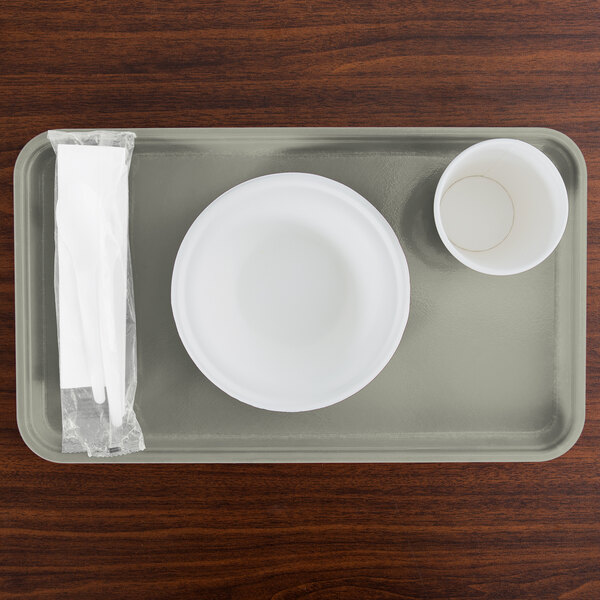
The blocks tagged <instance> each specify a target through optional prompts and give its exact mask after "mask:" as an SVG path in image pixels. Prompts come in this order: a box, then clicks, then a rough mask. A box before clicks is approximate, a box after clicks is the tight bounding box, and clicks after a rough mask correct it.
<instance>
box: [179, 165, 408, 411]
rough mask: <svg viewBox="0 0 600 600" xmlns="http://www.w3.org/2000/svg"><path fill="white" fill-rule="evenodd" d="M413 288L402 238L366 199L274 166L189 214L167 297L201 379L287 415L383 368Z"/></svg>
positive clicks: (346, 391) (332, 397) (347, 392)
mask: <svg viewBox="0 0 600 600" xmlns="http://www.w3.org/2000/svg"><path fill="white" fill-rule="evenodd" d="M409 288H410V285H409V275H408V266H407V263H406V258H405V257H404V253H403V252H402V248H401V247H400V244H399V242H398V238H397V237H396V235H395V234H394V232H393V230H392V228H391V227H390V225H389V224H388V223H387V221H386V220H385V219H384V218H383V217H382V216H381V214H380V213H379V212H378V211H377V210H376V209H375V208H374V207H373V206H372V205H371V204H370V203H369V202H367V200H365V199H364V198H363V197H362V196H360V195H359V194H357V193H356V192H355V191H353V190H351V189H350V188H348V187H346V186H345V185H342V184H341V183H338V182H336V181H333V180H331V179H327V178H325V177H320V176H317V175H310V174H306V173H280V174H276V175H266V176H264V177H258V178H256V179H251V180H250V181H246V182H245V183H242V184H240V185H238V186H236V187H234V188H232V189H230V190H229V191H227V192H225V193H224V194H223V195H221V196H220V197H219V198H217V199H216V200H215V201H214V202H212V203H211V204H210V205H209V206H208V207H207V208H206V209H205V210H204V211H203V212H202V213H201V214H200V216H199V217H198V218H197V219H196V220H195V221H194V223H193V224H192V226H191V227H190V229H189V231H188V232H187V234H186V236H185V238H184V240H183V242H182V244H181V247H180V249H179V252H178V254H177V259H176V261H175V267H174V271H173V280H172V286H171V302H172V306H173V314H174V317H175V323H176V325H177V330H178V332H179V335H180V337H181V340H182V341H183V344H184V346H185V348H186V350H187V351H188V353H189V355H190V357H191V358H192V360H193V361H194V362H195V363H196V365H197V366H198V368H199V369H200V370H201V371H202V372H203V373H204V375H206V377H208V379H210V380H211V381H212V382H213V383H214V384H215V385H217V386H218V387H220V388H221V389H222V390H224V391H225V392H227V393H228V394H229V395H230V396H233V397H234V398H237V399H238V400H241V401H242V402H245V403H247V404H251V405H252V406H256V407H259V408H264V409H268V410H277V411H286V412H295V411H304V410H312V409H316V408H322V407H324V406H329V405H331V404H334V403H336V402H339V401H340V400H343V399H344V398H347V397H348V396H351V395H352V394H354V393H355V392H357V391H358V390H360V389H361V388H362V387H364V386H365V385H366V384H367V383H369V382H370V381H371V380H372V379H373V378H374V377H375V376H376V375H377V374H378V373H379V372H380V371H381V369H383V367H384V366H385V365H386V364H387V362H388V361H389V360H390V358H391V357H392V355H393V354H394V352H395V350H396V348H397V346H398V343H399V342H400V339H401V337H402V334H403V332H404V328H405V326H406V321H407V319H408V310H409V301H410V289H409Z"/></svg>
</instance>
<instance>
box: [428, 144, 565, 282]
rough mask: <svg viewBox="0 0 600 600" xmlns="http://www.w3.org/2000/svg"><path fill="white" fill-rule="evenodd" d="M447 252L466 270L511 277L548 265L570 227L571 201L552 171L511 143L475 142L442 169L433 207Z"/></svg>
mask: <svg viewBox="0 0 600 600" xmlns="http://www.w3.org/2000/svg"><path fill="white" fill-rule="evenodd" d="M433 211H434V217H435V225H436V227H437V230H438V233H439V235H440V237H441V238H442V241H443V242H444V244H445V246H446V248H448V250H449V251H450V253H451V254H453V255H454V256H455V257H456V258H457V259H458V260H459V261H460V262H462V263H463V264H464V265H466V266H467V267H470V268H471V269H474V270H476V271H479V272H481V273H487V274H489V275H514V274H516V273H522V272H523V271H527V270H529V269H531V268H533V267H535V266H536V265H538V264H540V263H541V262H542V261H543V260H544V259H546V258H547V257H548V256H549V255H550V254H551V253H552V251H553V250H554V249H555V248H556V246H557V245H558V242H559V241H560V239H561V237H562V235H563V233H564V231H565V227H566V224H567V217H568V213H569V201H568V196H567V189H566V187H565V184H564V181H563V180H562V177H561V176H560V173H559V172H558V169H557V168H556V167H555V166H554V163H553V162H552V161H551V160H550V159H549V158H548V157H547V156H546V155H545V154H544V153H543V152H541V151H540V150H538V149H537V148H535V147H534V146H531V145H530V144H527V143H525V142H522V141H520V140H513V139H493V140H486V141H485V142H480V143H478V144H475V145H473V146H471V147H470V148H467V149H466V150H464V151H463V152H461V153H460V154H459V155H458V156H457V157H456V158H455V159H454V160H453V161H452V162H451V163H450V164H449V165H448V167H447V168H446V170H445V171H444V173H443V174H442V177H441V178H440V181H439V183H438V186H437V189H436V191H435V199H434V206H433Z"/></svg>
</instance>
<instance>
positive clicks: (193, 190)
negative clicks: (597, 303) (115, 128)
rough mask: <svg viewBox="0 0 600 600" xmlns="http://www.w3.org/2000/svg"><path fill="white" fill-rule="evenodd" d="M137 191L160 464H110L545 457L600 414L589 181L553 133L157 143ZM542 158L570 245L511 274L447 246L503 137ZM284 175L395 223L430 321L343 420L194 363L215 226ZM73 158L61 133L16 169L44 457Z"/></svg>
mask: <svg viewBox="0 0 600 600" xmlns="http://www.w3.org/2000/svg"><path fill="white" fill-rule="evenodd" d="M135 131H136V133H137V135H138V138H137V140H136V147H135V152H134V156H133V162H132V166H131V176H130V188H131V220H130V227H131V230H130V236H131V251H132V262H133V272H134V287H135V299H136V311H137V326H138V389H137V396H136V413H137V415H138V418H139V421H140V423H141V425H142V428H143V431H144V434H145V438H146V445H147V450H146V451H145V452H142V453H138V454H133V455H129V456H125V457H117V458H111V459H108V461H110V462H332V461H347V462H355V461H362V462H373V461H398V462H408V461H410V462H434V461H536V460H547V459H550V458H554V457H556V456H559V455H560V454H562V453H564V452H566V450H568V449H569V448H570V447H571V446H572V445H573V444H574V443H575V441H576V440H577V438H578V437H579V434H580V432H581V430H582V427H583V422H584V413H585V293H586V287H585V286H586V283H585V278H586V168H585V162H584V160H583V156H582V155H581V152H580V151H579V149H578V148H577V146H576V145H575V144H574V143H573V142H572V141H571V140H570V139H569V138H567V137H566V136H564V135H563V134H561V133H559V132H557V131H554V130H550V129H530V128H494V129H492V128H485V129H483V128H476V129H468V128H461V129H446V128H427V129H403V128H342V129H337V128H334V129H331V128H302V129H296V128H281V129H140V130H135ZM493 137H512V138H519V139H522V140H524V141H526V142H529V143H531V144H533V145H535V146H537V147H538V148H540V149H541V150H542V151H543V152H545V153H546V154H547V155H548V156H549V157H550V158H551V159H552V161H553V162H554V163H555V164H556V166H557V167H558V169H559V171H560V172H561V174H562V176H563V178H564V180H565V184H566V186H567V190H568V194H569V203H570V213H569V221H568V224H567V229H566V232H565V235H564V237H563V239H562V241H561V243H560V244H559V247H558V249H557V250H556V251H555V252H554V253H553V254H552V256H551V257H550V258H549V259H547V260H546V261H545V262H544V263H542V264H541V265H539V266H538V267H536V268H534V269H532V270H531V271H529V272H527V273H523V274H520V275H515V276H510V277H492V276H487V275H482V274H480V273H476V272H474V271H471V270H469V269H468V268H466V267H464V266H463V265H461V264H460V263H459V262H458V261H457V260H455V259H454V258H453V257H452V256H451V255H450V254H449V253H448V252H447V251H446V249H445V248H444V246H443V245H442V243H441V241H440V239H439V238H438V236H437V233H436V230H435V226H434V222H433V213H432V202H433V194H434V190H435V187H436V184H437V181H438V179H439V177H440V175H441V173H442V172H443V170H444V168H445V167H446V166H447V165H448V163H449V162H450V161H451V160H452V158H454V157H455V156H456V155H457V154H458V153H459V152H461V151H462V150H464V149H465V148H466V147H468V146H470V145H471V144H474V143H476V142H479V141H481V140H484V139H488V138H493ZM281 171H305V172H310V173H317V174H319V175H324V176H327V177H331V178H333V179H336V180H338V181H341V182H342V183H345V184H346V185H348V186H350V187H351V188H354V189H355V190H357V191H358V192H359V193H360V194H362V195H363V196H365V197H366V198H367V199H368V200H370V201H371V202H372V203H373V204H374V205H375V206H376V207H377V208H378V209H379V210H380V211H381V213H382V214H383V215H384V216H385V217H386V218H387V220H388V221H389V222H390V224H391V225H392V227H393V228H394V230H395V232H396V233H397V235H398V237H399V239H400V242H401V244H402V246H403V248H404V251H405V253H406V257H407V260H408V264H409V269H410V276H411V287H412V295H411V313H410V317H409V321H408V326H407V328H406V331H405V334H404V337H403V339H402V342H401V343H400V347H399V348H398V351H397V352H396V354H395V356H394V357H393V359H392V360H391V362H390V363H389V364H388V366H387V367H386V368H385V369H384V370H383V371H382V373H381V374H380V375H379V376H378V377H377V378H376V379H375V380H374V381H373V382H372V383H370V384H369V385H368V386H367V387H366V388H364V389H363V390H362V391H360V392H359V393H357V394H356V395H354V396H352V397H351V398H349V399H347V400H345V401H344V402H342V403H340V404H337V405H335V406H332V407H329V408H325V409H321V410H317V411H313V412H308V413H294V414H282V413H270V412H266V411H262V410H259V409H255V408H252V407H250V406H246V405H244V404H242V403H241V402H238V401H236V400H233V399H232V398H230V397H229V396H227V395H226V394H225V393H223V392H221V391H220V390H219V389H218V388H216V387H215V386H214V385H213V384H212V383H210V382H209V381H208V380H207V379H206V378H205V377H204V376H203V375H202V373H201V372H199V371H198V370H197V369H196V367H195V366H194V364H193V363H192V361H191V359H190V358H189V357H188V355H187V354H186V352H185V350H184V348H183V346H182V344H181V342H180V340H179V337H178V335H177V331H176V329H175V325H174V322H173V316H172V313H171V304H170V283H171V271H172V267H173V262H174V260H175V255H176V253H177V250H178V247H179V244H180V242H181V240H182V238H183V236H184V234H185V233H186V231H187V229H188V227H189V226H190V225H191V223H192V222H193V220H194V219H195V218H196V217H197V215H198V214H199V213H200V212H201V211H202V209H204V208H205V207H206V206H207V205H208V204H209V203H210V202H211V201H212V200H214V199H215V198H216V197H217V196H219V195H220V194H221V193H222V192H224V191H225V190H227V189H228V188H230V187H232V186H234V185H236V184H237V183H240V182H242V181H244V180H246V179H250V178H252V177H257V176H259V175H264V174H267V173H275V172H281ZM53 190H54V152H53V151H52V149H51V147H50V145H49V144H48V142H47V140H46V136H45V134H42V135H39V136H37V137H36V138H34V139H33V140H31V141H30V142H29V143H28V144H27V145H26V146H25V148H24V149H23V151H22V152H21V154H20V155H19V158H18V160H17V163H16V166H15V187H14V193H15V262H16V264H15V275H16V294H15V295H16V340H17V343H16V351H17V418H18V424H19V429H20V432H21V435H22V436H23V439H24V440H25V442H26V443H27V445H28V446H29V447H30V448H31V449H32V450H33V451H34V452H36V453H37V454H39V455H40V456H42V457H43V458H46V459H48V460H52V461H57V462H107V461H106V460H104V461H103V460H101V459H89V458H88V457H87V456H85V455H81V454H75V455H73V454H61V452H60V447H61V416H60V415H61V412H60V397H59V385H58V354H57V337H56V320H55V309H54V288H53V258H54V222H53V219H54V216H53V194H54V191H53Z"/></svg>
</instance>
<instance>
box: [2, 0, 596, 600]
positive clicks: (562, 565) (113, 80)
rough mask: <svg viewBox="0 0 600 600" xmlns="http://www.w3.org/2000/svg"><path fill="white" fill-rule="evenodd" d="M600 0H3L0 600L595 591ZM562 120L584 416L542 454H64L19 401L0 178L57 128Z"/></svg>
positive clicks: (6, 181) (6, 204)
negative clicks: (288, 459)
mask: <svg viewBox="0 0 600 600" xmlns="http://www.w3.org/2000/svg"><path fill="white" fill-rule="evenodd" d="M599 84H600V2H598V1H568V0H550V1H545V2H541V1H540V2H536V1H524V0H523V1H520V2H491V1H489V2H477V1H463V2H450V1H448V2H437V1H433V0H432V1H415V2H406V3H404V2H400V1H399V0H379V1H372V2H367V1H357V2H343V1H341V0H337V1H331V2H325V1H322V0H278V1H265V2H248V1H245V0H235V1H233V0H230V1H225V2H221V1H217V0H213V1H212V2H208V1H207V2H202V3H191V2H183V1H180V0H171V1H168V2H160V1H158V0H154V1H147V2H142V1H137V0H129V1H125V2H109V1H107V0H96V1H94V2H86V1H84V0H78V1H70V0H57V1H54V2H47V1H42V0H36V1H31V2H13V1H7V0H4V1H3V2H2V3H1V4H0V251H1V254H0V353H1V357H2V369H1V370H0V598H2V599H9V598H11V599H12V598H19V599H21V598H32V599H40V600H41V599H50V598H61V599H63V600H68V599H78V600H79V599H81V598H86V599H88V600H89V599H95V598H101V599H103V600H106V599H117V600H120V599H132V600H135V599H137V598H144V599H155V598H156V599H158V598H197V599H200V600H212V599H215V600H217V599H223V600H225V599H227V600H261V599H266V598H270V599H277V600H300V599H302V600H309V599H310V600H324V599H329V598H336V599H342V600H351V599H352V600H354V599H356V600H372V599H389V600H392V599H415V598H428V599H430V600H452V599H462V598H465V599H474V600H481V599H492V598H494V599H497V598H511V599H512V598H532V599H536V600H540V599H545V598H552V599H560V600H574V599H598V598H600V572H599V570H600V355H599V351H598V348H599V344H600V320H599V309H600V299H599V296H598V291H599V287H600V237H599V235H600V130H599V129H600V128H599V125H600V88H599ZM242 125H243V126H269V125H397V126H427V125H429V126H431V125H447V126H474V125H499V126H502V125H519V126H548V127H554V128H556V129H559V130H561V131H563V132H564V133H566V134H568V135H569V136H571V137H572V138H573V139H574V140H575V141H576V142H577V144H578V145H579V146H580V147H581V149H582V150H583V153H584V155H585V157H586V160H587V165H588V170H589V295H588V311H589V312H588V386H587V389H588V396H587V421H586V426H585V430H584V432H583V435H582V437H581V439H580V441H579V442H578V444H577V445H576V446H575V447H574V448H573V449H572V450H571V451H570V452H568V453H567V454H566V455H565V456H563V457H561V458H559V459H557V460H555V461H552V462H549V463H542V464H489V465H487V464H446V465H402V464H399V465H351V464H347V465H256V466H252V465H231V466H223V465H221V466H218V465H217V466H215V465H148V466H135V465H131V466H129V465H108V466H101V465H98V466H96V465H94V466H61V465H55V464H51V463H48V462H45V461H43V460H41V459H39V458H38V457H36V456H35V455H34V454H32V453H31V452H30V451H29V450H28V449H27V448H26V447H25V445H24V444H23V442H22V441H21V439H20V436H19V433H18V431H17V426H16V417H15V368H14V311H13V293H14V288H13V249H12V243H13V234H12V227H13V221H12V213H13V210H12V172H13V165H14V162H15V159H16V157H17V154H18V152H19V150H20V148H21V147H22V146H23V145H24V144H25V142H26V141H27V140H28V139H29V138H31V137H32V136H33V135H35V134H37V133H39V132H40V131H43V130H46V129H49V128H60V127H71V128H77V127H146V126H165V127H172V126H242Z"/></svg>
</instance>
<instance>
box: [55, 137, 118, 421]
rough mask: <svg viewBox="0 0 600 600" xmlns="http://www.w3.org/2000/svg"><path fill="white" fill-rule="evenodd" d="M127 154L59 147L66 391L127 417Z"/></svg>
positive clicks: (58, 230)
mask: <svg viewBox="0 0 600 600" xmlns="http://www.w3.org/2000/svg"><path fill="white" fill-rule="evenodd" d="M126 158H127V156H126V150H125V148H120V147H112V146H83V145H73V144H59V145H58V147H57V171H56V174H57V205H56V238H57V239H56V246H57V259H58V286H57V294H58V306H59V354H60V358H59V361H60V386H61V388H64V389H68V388H81V387H92V388H93V392H94V399H95V400H96V401H97V402H103V401H104V389H105V388H106V395H107V397H108V402H109V412H110V418H111V423H112V424H113V425H115V426H119V425H120V423H121V421H122V418H123V411H124V395H125V336H126V306H127V304H126V303H127V248H128V244H127V233H128V205H129V198H128V169H127V164H126Z"/></svg>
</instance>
